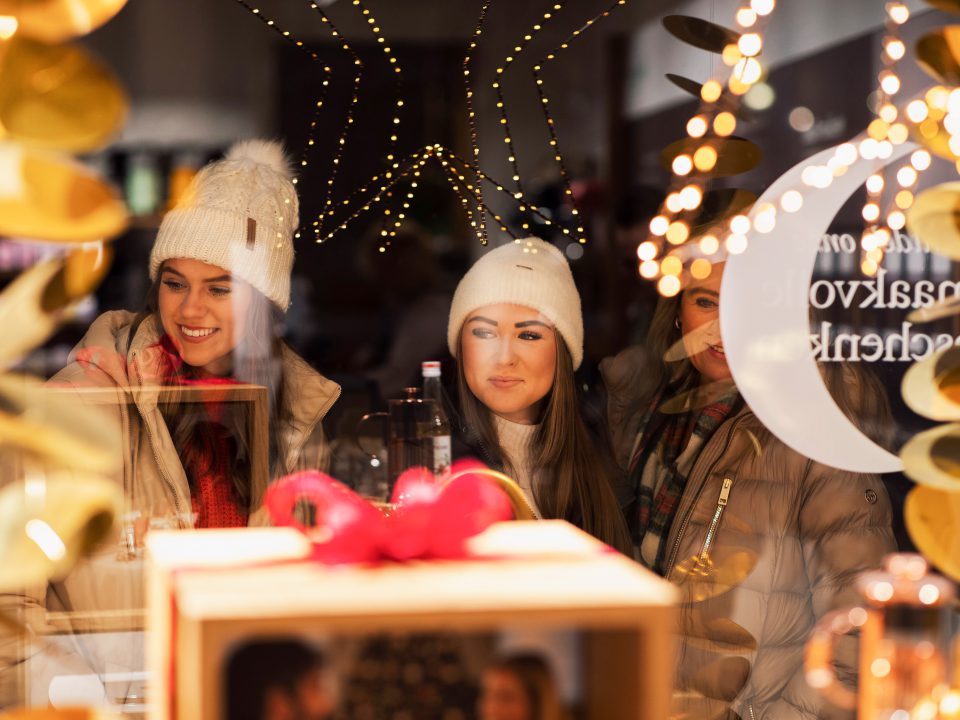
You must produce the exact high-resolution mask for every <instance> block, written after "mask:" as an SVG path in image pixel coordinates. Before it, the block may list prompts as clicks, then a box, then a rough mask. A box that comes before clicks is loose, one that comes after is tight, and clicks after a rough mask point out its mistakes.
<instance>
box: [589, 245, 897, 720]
mask: <svg viewBox="0 0 960 720" xmlns="http://www.w3.org/2000/svg"><path fill="white" fill-rule="evenodd" d="M722 269H723V265H722V263H721V264H718V265H715V266H714V268H713V272H712V274H711V275H710V277H709V278H707V279H706V280H701V281H694V282H693V283H692V284H691V285H690V286H689V287H687V288H686V289H685V290H684V292H683V293H682V294H681V295H679V296H677V297H674V298H670V299H665V300H662V301H661V303H660V305H659V306H658V308H657V311H656V314H655V316H654V319H653V322H652V324H651V329H650V333H649V335H648V339H647V344H646V347H643V348H629V349H627V350H625V351H624V352H622V353H621V354H620V355H618V356H616V357H615V358H608V359H607V360H605V361H604V362H603V363H602V365H601V372H602V374H603V379H604V383H605V386H606V390H607V395H608V407H607V411H608V418H607V419H608V423H609V427H610V432H611V439H612V441H613V445H614V450H615V452H616V455H617V460H618V462H619V464H620V465H621V467H622V469H623V470H624V471H625V473H626V478H627V480H626V483H627V486H626V487H625V488H624V490H623V492H622V494H621V496H623V497H627V498H629V500H628V503H629V504H628V505H627V506H626V507H625V508H624V510H625V514H626V517H627V523H628V525H629V527H630V532H631V535H632V538H633V542H634V547H635V555H636V557H637V559H638V560H639V561H640V562H642V563H643V564H644V565H646V566H648V567H650V568H651V569H653V570H654V571H656V572H658V573H659V574H661V575H663V576H665V577H666V578H668V579H670V580H672V581H674V582H676V583H677V584H678V585H679V586H680V587H681V589H683V590H684V598H685V599H684V603H683V606H682V610H681V624H680V634H681V639H680V643H679V647H678V651H679V654H678V657H677V676H676V682H677V688H676V689H677V691H676V694H675V701H676V702H675V705H676V710H678V711H681V712H686V713H688V715H689V716H690V717H718V716H720V714H721V713H723V712H725V711H726V710H727V709H728V708H729V710H731V711H732V712H734V713H736V715H737V716H739V717H741V718H744V719H745V720H761V719H767V720H801V719H802V720H813V719H814V718H820V717H832V716H833V715H834V714H835V711H834V710H833V709H831V708H828V707H826V706H825V704H824V703H823V702H822V701H821V699H820V698H819V696H818V694H817V693H816V691H815V690H813V689H811V688H810V687H809V686H808V685H807V684H806V682H805V680H804V676H803V668H802V664H803V648H804V643H805V642H806V640H807V638H808V636H809V634H810V631H811V630H812V628H813V625H814V623H815V621H816V620H817V619H818V618H819V617H820V616H821V615H823V614H824V613H825V612H827V611H828V610H830V609H833V608H834V607H837V606H842V605H844V604H847V603H849V602H851V601H853V600H855V598H856V595H855V593H854V591H853V588H852V581H853V578H854V577H855V575H856V574H857V573H858V572H860V571H862V570H865V569H868V568H873V567H877V566H879V565H880V563H881V559H882V557H883V556H884V555H885V554H886V553H888V552H892V551H894V550H895V542H894V538H893V531H892V528H891V508H890V501H889V498H888V496H887V493H886V490H885V489H884V486H883V483H882V482H881V481H880V479H879V478H878V477H877V476H874V475H859V474H854V473H850V472H845V471H841V470H837V469H835V468H831V467H827V466H825V465H821V464H820V463H817V462H814V461H812V460H810V459H808V458H806V457H803V456H801V455H800V454H798V453H797V452H795V451H793V450H792V449H790V448H789V447H787V446H786V445H785V444H784V443H783V442H782V441H780V440H779V439H778V438H776V437H775V436H774V435H773V434H772V433H771V432H770V431H769V430H767V429H766V428H765V427H764V426H763V425H762V424H761V423H760V421H759V420H758V419H757V418H756V416H754V415H753V413H752V412H751V411H750V408H749V407H747V406H746V405H745V404H744V403H743V401H742V400H741V399H740V397H739V395H738V393H737V391H736V387H735V386H734V385H733V382H732V380H731V376H730V370H729V368H728V367H727V364H726V358H725V356H724V352H723V342H722V340H721V338H720V333H719V322H718V309H719V290H720V280H721V276H722ZM671 348H672V350H671ZM665 357H667V358H669V360H671V361H672V362H667V360H666V359H665ZM836 373H845V374H846V375H845V376H844V377H842V378H837V379H839V380H841V381H842V382H839V383H836V385H838V386H840V387H842V388H844V390H843V391H842V392H841V393H839V394H836V393H835V397H837V400H838V402H839V403H840V404H841V406H842V407H844V410H845V411H846V412H847V413H848V415H856V416H858V417H860V418H866V417H869V418H871V419H876V418H882V417H883V416H884V412H883V410H884V409H885V405H884V403H883V399H882V398H883V396H882V389H880V390H879V392H874V391H873V390H872V389H869V388H868V384H869V378H866V377H856V376H855V375H854V374H853V371H852V370H851V369H850V368H836V369H834V370H831V373H828V384H831V385H833V384H834V383H832V382H830V380H831V374H836ZM874 382H875V381H874ZM851 390H852V392H851ZM670 401H672V404H673V405H674V407H673V408H671V407H670V406H669V405H667V406H666V408H665V407H664V405H665V404H666V403H667V402H670ZM684 403H685V404H684ZM868 404H873V405H874V406H873V407H867V405H868ZM677 405H681V406H683V407H682V408H681V409H682V410H684V411H678V409H677V407H676V406H677ZM888 414H889V411H887V415H888ZM868 434H870V433H869V432H868ZM852 650H853V648H852V647H851V645H850V644H848V645H847V646H846V647H845V648H841V651H840V653H839V654H838V656H839V657H840V659H841V663H842V664H844V665H846V666H848V667H853V664H854V654H853V652H852Z"/></svg>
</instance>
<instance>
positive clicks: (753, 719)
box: [747, 703, 757, 720]
mask: <svg viewBox="0 0 960 720" xmlns="http://www.w3.org/2000/svg"><path fill="white" fill-rule="evenodd" d="M747 710H749V711H750V720H757V715H756V713H754V712H753V703H747Z"/></svg>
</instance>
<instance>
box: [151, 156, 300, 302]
mask: <svg viewBox="0 0 960 720" xmlns="http://www.w3.org/2000/svg"><path fill="white" fill-rule="evenodd" d="M292 178H293V172H292V171H291V169H290V165H289V164H288V162H287V159H286V158H285V157H284V153H283V147H282V146H281V145H280V143H278V142H276V141H274V140H243V141H241V142H238V143H235V144H234V145H233V146H232V147H231V148H230V149H229V150H228V151H227V154H226V157H225V158H224V159H223V160H219V161H217V162H212V163H210V164H208V165H206V166H205V167H204V168H203V169H202V170H200V172H199V173H197V176H196V177H195V178H194V180H193V183H192V184H191V185H190V187H189V189H188V190H187V192H186V193H185V194H184V197H183V199H182V200H181V201H180V202H179V203H177V206H176V207H175V208H174V209H173V210H171V211H170V212H168V213H167V214H166V215H165V216H164V218H163V222H162V223H161V224H160V232H159V233H158V234H157V240H156V242H155V243H154V245H153V251H152V252H151V253H150V279H151V280H156V278H157V273H158V272H159V270H160V265H161V263H163V261H164V260H169V259H171V258H190V259H194V260H201V261H203V262H205V263H209V264H210V265H216V266H217V267H221V268H223V269H224V270H228V271H229V272H230V273H231V274H232V275H235V276H237V277H239V278H240V279H242V280H246V281H247V282H248V283H250V284H251V285H252V286H253V287H255V288H256V289H257V290H259V291H260V292H261V293H263V294H264V295H265V296H266V297H268V298H269V299H270V300H272V301H273V302H274V303H275V304H276V305H277V306H278V307H279V308H280V309H281V310H284V311H285V310H286V309H287V308H288V307H289V305H290V272H291V270H292V268H293V234H294V232H296V229H297V225H298V224H299V222H300V207H299V203H298V202H297V191H296V188H295V186H294V184H293V183H292V182H291V180H292Z"/></svg>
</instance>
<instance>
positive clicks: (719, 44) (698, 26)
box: [663, 15, 740, 54]
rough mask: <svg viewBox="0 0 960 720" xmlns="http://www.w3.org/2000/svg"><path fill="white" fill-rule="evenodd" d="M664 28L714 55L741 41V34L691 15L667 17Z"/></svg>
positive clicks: (676, 36) (678, 37)
mask: <svg viewBox="0 0 960 720" xmlns="http://www.w3.org/2000/svg"><path fill="white" fill-rule="evenodd" d="M663 26H664V27H665V28H666V29H667V31H668V32H669V33H670V34H671V35H673V36H674V37H675V38H677V39H678V40H681V41H683V42H685V43H687V45H692V46H693V47H695V48H700V49H701V50H706V51H708V52H712V53H718V54H719V53H722V52H723V49H724V48H725V47H727V45H736V44H737V42H738V41H739V40H740V33H738V32H736V31H734V30H730V29H729V28H725V27H723V26H722V25H717V24H716V23H712V22H710V21H709V20H703V19H702V18H698V17H691V16H690V15H667V16H666V17H665V18H663Z"/></svg>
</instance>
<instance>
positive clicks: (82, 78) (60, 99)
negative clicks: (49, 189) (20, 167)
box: [0, 0, 128, 152]
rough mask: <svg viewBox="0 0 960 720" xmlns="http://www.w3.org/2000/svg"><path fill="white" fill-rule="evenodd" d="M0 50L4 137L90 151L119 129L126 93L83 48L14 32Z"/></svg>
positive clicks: (124, 113)
mask: <svg viewBox="0 0 960 720" xmlns="http://www.w3.org/2000/svg"><path fill="white" fill-rule="evenodd" d="M0 2H2V0H0ZM0 50H2V52H0V126H2V131H3V133H4V134H5V136H6V137H7V138H13V139H16V140H21V141H23V142H26V143H29V144H31V145H33V146H36V147H42V148H47V149H56V150H65V151H68V152H89V151H91V150H96V149H97V148H99V147H101V146H103V145H104V144H105V143H106V142H107V141H108V140H110V138H112V137H113V136H114V135H116V134H117V132H118V131H119V130H120V128H121V127H122V125H123V123H124V121H125V120H126V117H127V110H128V101H127V97H126V93H124V91H123V88H122V87H121V86H120V84H119V82H118V81H117V80H116V78H115V77H114V75H113V73H112V72H110V70H109V69H107V67H106V66H105V65H103V64H102V63H100V62H99V61H97V60H95V59H94V58H93V57H92V56H91V55H90V54H89V53H88V52H87V51H86V50H84V49H83V48H80V47H77V46H73V45H45V44H43V43H39V42H36V41H33V40H28V39H27V38H23V37H20V36H19V35H17V36H15V37H14V38H13V39H12V40H10V41H9V42H8V43H6V45H5V46H3V47H2V48H0Z"/></svg>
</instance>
